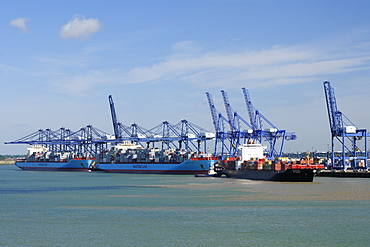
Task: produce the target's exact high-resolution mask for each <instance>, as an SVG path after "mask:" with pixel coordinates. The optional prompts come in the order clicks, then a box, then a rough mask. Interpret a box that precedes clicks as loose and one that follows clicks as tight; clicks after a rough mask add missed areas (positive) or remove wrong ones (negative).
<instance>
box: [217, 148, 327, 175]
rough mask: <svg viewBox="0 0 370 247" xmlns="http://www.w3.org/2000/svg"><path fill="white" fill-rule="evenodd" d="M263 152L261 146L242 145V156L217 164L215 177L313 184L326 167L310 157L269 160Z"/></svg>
mask: <svg viewBox="0 0 370 247" xmlns="http://www.w3.org/2000/svg"><path fill="white" fill-rule="evenodd" d="M263 150H264V147H263V146H262V145H261V144H243V145H241V146H240V154H241V156H238V157H236V158H228V159H225V160H221V161H219V162H217V163H216V164H215V172H216V175H215V176H219V177H221V176H226V177H229V178H241V179H250V180H265V181H279V182H313V180H314V177H315V173H316V172H318V171H320V170H321V169H324V165H321V164H317V163H315V160H314V159H313V158H310V157H306V158H304V159H300V160H290V159H282V158H281V159H277V160H267V159H265V157H264V156H263Z"/></svg>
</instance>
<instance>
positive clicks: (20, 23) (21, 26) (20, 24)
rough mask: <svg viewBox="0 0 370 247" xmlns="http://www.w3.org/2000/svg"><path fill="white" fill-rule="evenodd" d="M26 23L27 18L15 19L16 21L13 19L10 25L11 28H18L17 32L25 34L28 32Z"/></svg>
mask: <svg viewBox="0 0 370 247" xmlns="http://www.w3.org/2000/svg"><path fill="white" fill-rule="evenodd" d="M27 21H28V19H27V18H24V17H22V18H17V19H14V20H12V21H10V25H11V26H12V27H16V28H18V30H20V31H22V32H27V31H29V29H28V27H27V25H26V22H27Z"/></svg>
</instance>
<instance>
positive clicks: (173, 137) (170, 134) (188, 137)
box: [108, 95, 214, 152]
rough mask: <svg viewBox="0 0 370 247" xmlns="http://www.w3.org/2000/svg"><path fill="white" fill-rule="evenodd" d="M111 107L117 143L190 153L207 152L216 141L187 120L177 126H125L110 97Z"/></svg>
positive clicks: (167, 124)
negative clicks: (119, 118)
mask: <svg viewBox="0 0 370 247" xmlns="http://www.w3.org/2000/svg"><path fill="white" fill-rule="evenodd" d="M108 98H109V105H110V110H111V116H112V123H113V130H114V133H115V142H121V141H124V140H127V141H131V142H134V143H136V144H138V145H141V146H142V147H144V144H146V147H147V148H149V147H158V145H159V148H161V149H164V148H168V149H186V150H189V151H197V152H207V145H206V142H207V141H209V140H212V139H214V135H212V133H211V132H209V131H207V130H206V129H204V128H201V127H199V126H197V125H195V124H193V123H191V122H189V121H187V120H185V119H183V120H181V121H180V122H179V123H177V124H171V123H170V122H168V121H163V122H162V123H160V124H159V125H157V126H155V127H153V128H151V129H146V128H144V127H142V126H139V125H138V124H136V123H133V124H131V125H130V126H125V125H124V124H122V123H121V122H119V121H118V120H117V116H116V111H115V107H114V102H113V97H112V96H111V95H109V97H108Z"/></svg>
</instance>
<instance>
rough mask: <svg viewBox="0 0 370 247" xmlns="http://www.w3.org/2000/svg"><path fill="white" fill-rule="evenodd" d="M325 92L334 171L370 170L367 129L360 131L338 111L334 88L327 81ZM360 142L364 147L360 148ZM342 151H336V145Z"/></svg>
mask: <svg viewBox="0 0 370 247" xmlns="http://www.w3.org/2000/svg"><path fill="white" fill-rule="evenodd" d="M323 85H324V92H325V99H326V106H327V110H328V117H329V124H330V131H331V164H332V167H333V169H341V170H346V169H347V168H352V169H354V170H368V149H367V137H368V136H369V134H368V133H367V130H366V129H359V128H357V127H356V126H355V124H354V123H352V122H351V121H350V120H349V119H348V118H347V117H346V116H345V115H344V114H343V113H342V112H341V111H339V110H338V106H337V102H336V98H335V94H334V88H333V87H332V86H331V85H330V82H328V81H325V82H324V83H323ZM360 141H362V142H363V145H362V146H360V145H359V144H360ZM338 142H339V143H340V145H341V150H340V151H335V143H338Z"/></svg>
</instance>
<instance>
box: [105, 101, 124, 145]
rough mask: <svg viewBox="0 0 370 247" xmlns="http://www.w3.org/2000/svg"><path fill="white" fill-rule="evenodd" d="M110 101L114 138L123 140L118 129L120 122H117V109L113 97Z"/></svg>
mask: <svg viewBox="0 0 370 247" xmlns="http://www.w3.org/2000/svg"><path fill="white" fill-rule="evenodd" d="M108 100H109V106H110V112H111V115H112V123H113V130H114V137H115V138H116V139H119V138H121V135H120V132H119V128H118V120H117V117H116V109H115V108H114V102H113V98H112V95H109V96H108Z"/></svg>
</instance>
